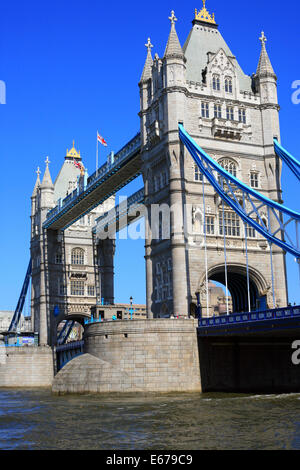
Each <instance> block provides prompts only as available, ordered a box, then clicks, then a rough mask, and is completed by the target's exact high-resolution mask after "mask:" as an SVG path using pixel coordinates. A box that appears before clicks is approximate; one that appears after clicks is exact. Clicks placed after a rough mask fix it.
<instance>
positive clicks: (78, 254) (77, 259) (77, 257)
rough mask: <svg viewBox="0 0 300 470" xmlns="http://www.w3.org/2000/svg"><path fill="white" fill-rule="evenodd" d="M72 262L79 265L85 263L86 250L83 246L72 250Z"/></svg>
mask: <svg viewBox="0 0 300 470" xmlns="http://www.w3.org/2000/svg"><path fill="white" fill-rule="evenodd" d="M71 264H75V265H77V266H83V265H84V250H83V249H82V248H74V250H72V254H71Z"/></svg>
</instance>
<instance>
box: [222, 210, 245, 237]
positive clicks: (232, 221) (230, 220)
mask: <svg viewBox="0 0 300 470" xmlns="http://www.w3.org/2000/svg"><path fill="white" fill-rule="evenodd" d="M219 231H220V235H224V233H225V235H228V236H231V237H239V236H240V235H241V229H240V218H239V216H238V215H237V214H236V213H235V212H231V211H225V212H224V229H223V211H220V212H219Z"/></svg>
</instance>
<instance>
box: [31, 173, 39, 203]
mask: <svg viewBox="0 0 300 470" xmlns="http://www.w3.org/2000/svg"><path fill="white" fill-rule="evenodd" d="M36 174H37V178H36V183H35V186H34V188H33V193H32V196H31V197H35V196H36V195H37V189H38V188H39V187H40V185H41V180H40V174H41V171H40V167H38V169H37V171H36Z"/></svg>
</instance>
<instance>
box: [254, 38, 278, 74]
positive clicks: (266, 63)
mask: <svg viewBox="0 0 300 470" xmlns="http://www.w3.org/2000/svg"><path fill="white" fill-rule="evenodd" d="M259 40H260V41H261V45H262V48H261V53H260V58H259V62H258V66H257V71H256V74H257V75H265V74H270V75H275V72H274V69H273V67H272V64H271V61H270V58H269V56H268V53H267V49H266V41H267V38H266V36H265V34H264V32H263V31H262V33H261V37H260V38H259Z"/></svg>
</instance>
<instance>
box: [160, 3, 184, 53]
mask: <svg viewBox="0 0 300 470" xmlns="http://www.w3.org/2000/svg"><path fill="white" fill-rule="evenodd" d="M169 20H170V21H171V32H170V35H169V39H168V43H167V47H166V50H165V54H164V57H165V58H167V57H179V58H182V59H183V58H184V54H183V52H182V48H181V45H180V42H179V39H178V36H177V33H176V29H175V21H177V18H176V17H175V13H174V11H172V12H171V16H170V18H169Z"/></svg>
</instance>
